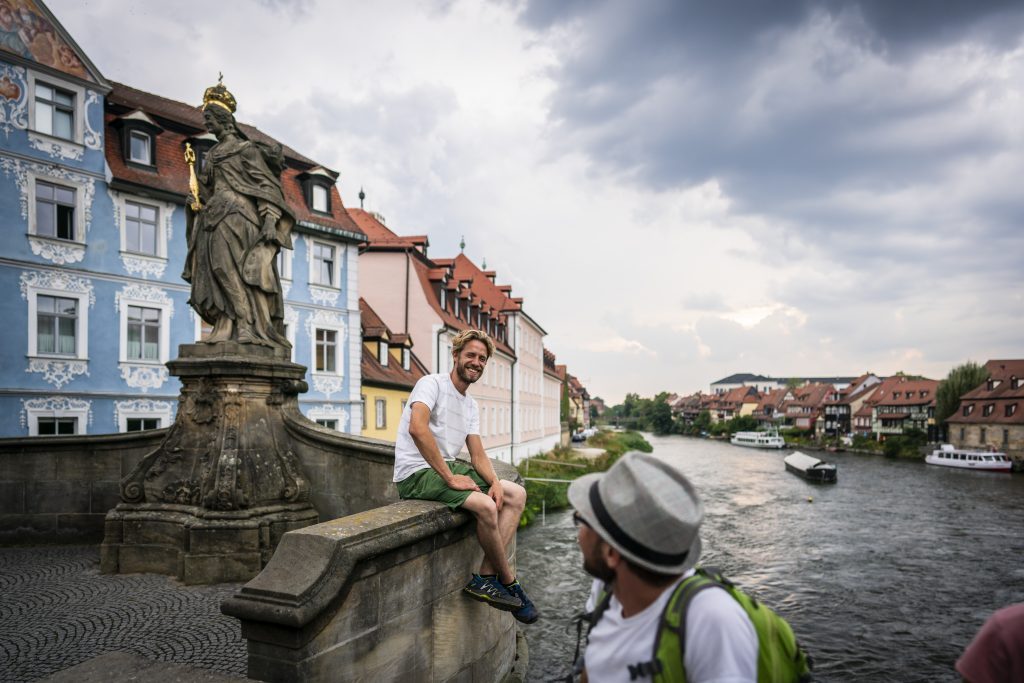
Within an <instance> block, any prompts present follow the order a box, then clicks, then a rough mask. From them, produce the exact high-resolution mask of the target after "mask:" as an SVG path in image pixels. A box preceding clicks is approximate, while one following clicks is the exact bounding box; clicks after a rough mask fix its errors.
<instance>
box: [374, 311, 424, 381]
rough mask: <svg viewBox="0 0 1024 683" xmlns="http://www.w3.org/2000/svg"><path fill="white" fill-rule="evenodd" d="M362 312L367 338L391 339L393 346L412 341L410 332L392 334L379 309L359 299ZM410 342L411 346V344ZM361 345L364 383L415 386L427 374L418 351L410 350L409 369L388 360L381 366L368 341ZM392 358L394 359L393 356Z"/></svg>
mask: <svg viewBox="0 0 1024 683" xmlns="http://www.w3.org/2000/svg"><path fill="white" fill-rule="evenodd" d="M359 315H360V318H361V320H362V325H363V339H364V340H374V341H376V340H380V339H382V338H385V337H386V338H389V339H390V341H391V344H390V345H394V344H396V343H397V344H402V345H403V346H404V345H405V343H406V342H407V341H411V340H409V337H408V335H405V334H396V335H393V334H391V330H390V329H389V328H388V326H387V325H385V324H384V321H383V320H381V318H380V316H379V315H377V312H376V311H374V310H373V308H371V307H370V305H369V304H368V303H366V300H365V299H362V298H360V299H359ZM408 345H409V346H411V345H412V344H411V343H410V344H408ZM362 347H363V355H362V358H361V359H360V369H361V371H362V375H363V380H362V381H363V384H365V385H368V386H374V385H383V386H388V387H399V388H403V389H412V388H413V386H414V385H415V384H416V381H417V380H418V379H419V378H420V377H423V376H424V375H426V374H427V369H426V367H424V365H423V363H421V362H420V359H419V358H417V357H416V354H415V353H413V352H412V350H411V349H410V351H409V369H408V370H406V369H405V368H403V367H402V364H401V363H395V362H388V364H387V366H383V365H381V364H380V359H379V358H377V354H375V353H373V351H371V350H370V349H368V348H367V347H366V344H363V345H362ZM391 360H392V361H393V360H394V359H391Z"/></svg>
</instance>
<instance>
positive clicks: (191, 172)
mask: <svg viewBox="0 0 1024 683" xmlns="http://www.w3.org/2000/svg"><path fill="white" fill-rule="evenodd" d="M185 163H187V164H188V189H190V190H192V200H193V201H192V210H193V211H199V210H200V209H202V208H203V204H202V202H200V201H199V179H198V178H196V153H195V150H193V149H192V145H191V144H190V143H188V142H186V143H185Z"/></svg>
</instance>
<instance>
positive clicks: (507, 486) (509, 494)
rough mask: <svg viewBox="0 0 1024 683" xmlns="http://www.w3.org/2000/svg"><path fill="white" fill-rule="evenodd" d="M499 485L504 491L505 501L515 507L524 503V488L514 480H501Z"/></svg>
mask: <svg viewBox="0 0 1024 683" xmlns="http://www.w3.org/2000/svg"><path fill="white" fill-rule="evenodd" d="M501 486H502V488H503V489H504V492H505V502H506V503H507V504H511V505H514V506H516V507H523V506H524V505H526V489H524V488H523V487H522V486H520V485H519V484H517V483H515V482H514V481H505V480H502V482H501Z"/></svg>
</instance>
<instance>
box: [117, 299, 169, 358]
mask: <svg viewBox="0 0 1024 683" xmlns="http://www.w3.org/2000/svg"><path fill="white" fill-rule="evenodd" d="M160 314H161V311H160V309H159V308H148V307H144V306H128V314H127V315H128V320H127V326H128V330H127V332H128V338H127V347H128V348H127V350H126V351H127V354H126V355H127V358H126V360H129V361H146V362H159V361H160V355H161V354H160V330H161V320H160V318H161V315H160Z"/></svg>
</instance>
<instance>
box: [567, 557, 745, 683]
mask: <svg viewBox="0 0 1024 683" xmlns="http://www.w3.org/2000/svg"><path fill="white" fill-rule="evenodd" d="M693 573H694V572H693V570H692V569H691V570H690V571H688V572H687V573H686V574H684V575H683V576H682V577H680V579H679V581H682V580H683V579H685V578H686V577H688V576H692V575H693ZM678 584H679V582H678V581H677V582H676V583H673V584H672V585H671V586H669V587H668V588H667V589H665V592H663V593H662V594H661V595H660V596H659V597H658V599H657V600H655V601H654V602H653V603H651V604H650V605H648V606H647V608H646V609H644V610H643V611H642V612H638V613H637V614H634V615H633V616H631V617H629V618H624V617H623V616H622V604H621V603H620V602H619V601H618V599H616V598H615V596H614V595H613V596H612V599H611V602H610V603H609V604H608V609H607V610H606V611H605V613H604V614H603V615H602V616H601V619H600V620H599V621H598V622H597V625H595V626H594V630H593V631H591V632H590V639H589V641H588V643H587V650H586V652H585V654H584V659H585V661H586V667H587V676H588V680H589V681H590V682H591V683H629V682H630V681H644V680H650V674H649V673H641V672H646V671H648V670H649V667H641V666H639V665H641V664H644V663H649V662H651V655H652V654H653V652H654V640H655V638H656V637H657V635H658V625H659V623H660V621H661V613H662V612H663V611H664V610H665V605H666V604H667V603H668V600H669V598H670V597H671V596H672V590H673V589H674V588H675V587H676V586H677V585H678ZM603 587H604V584H603V583H602V582H601V581H594V585H593V586H592V587H591V591H590V599H589V600H588V601H587V610H592V609H593V608H594V605H596V604H597V598H598V595H599V594H600V592H601V589H602V588H603ZM757 647H758V646H757V631H755V630H754V625H753V624H752V623H750V619H749V617H747V614H746V612H744V611H743V608H742V607H740V605H739V603H738V602H736V601H735V600H734V599H733V598H732V596H731V595H729V594H728V593H726V592H725V591H724V590H722V589H720V588H708V589H706V590H703V591H701V592H700V593H698V594H697V595H696V596H694V598H693V601H692V602H691V603H690V609H689V611H688V612H687V615H686V653H685V654H684V656H683V666H685V667H686V680H687V683H756V681H757Z"/></svg>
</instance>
